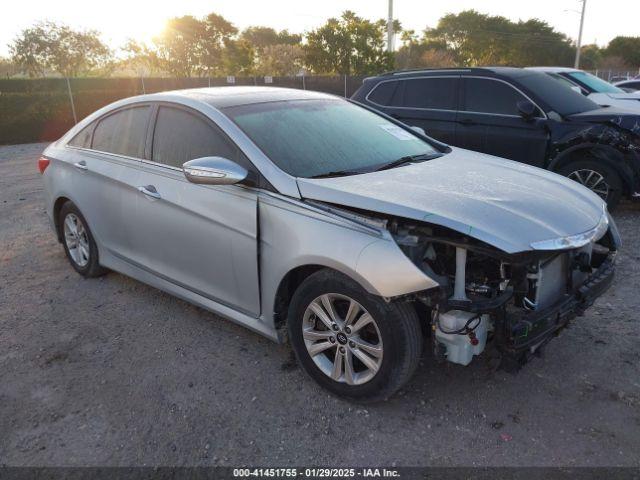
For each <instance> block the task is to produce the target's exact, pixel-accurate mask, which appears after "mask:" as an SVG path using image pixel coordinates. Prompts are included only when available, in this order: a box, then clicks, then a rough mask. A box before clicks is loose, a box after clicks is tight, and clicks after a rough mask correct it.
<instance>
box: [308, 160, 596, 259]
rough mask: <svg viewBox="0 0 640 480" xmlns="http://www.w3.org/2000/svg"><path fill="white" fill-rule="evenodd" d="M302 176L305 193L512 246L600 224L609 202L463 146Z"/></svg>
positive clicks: (528, 244) (572, 184)
mask: <svg viewBox="0 0 640 480" xmlns="http://www.w3.org/2000/svg"><path fill="white" fill-rule="evenodd" d="M297 182H298V188H299V190H300V194H301V196H302V197H303V198H306V199H313V200H318V201H322V202H327V203H331V204H334V205H340V206H344V207H351V208H357V209H361V210H367V211H371V212H379V213H383V214H388V215H393V216H398V217H404V218H408V219H413V220H419V221H424V222H427V223H431V224H435V225H441V226H443V227H447V228H450V229H452V230H455V231H457V232H460V233H463V234H465V235H468V236H470V237H473V238H476V239H478V240H481V241H483V242H486V243H488V244H490V245H493V246H494V247H496V248H498V249H500V250H503V251H505V252H507V253H516V252H522V251H527V250H532V247H531V244H532V243H534V242H540V241H544V240H551V239H556V238H560V237H565V236H570V235H576V234H580V233H584V232H587V231H589V230H592V229H593V228H595V227H596V226H597V225H598V223H599V222H600V221H601V219H602V215H603V209H604V202H603V201H602V200H601V199H600V197H598V196H597V195H595V194H594V193H592V192H591V191H590V190H588V189H586V188H584V187H583V186H581V185H579V184H578V183H576V182H573V181H571V180H569V179H566V178H564V177H561V176H560V175H556V174H554V173H551V172H548V171H546V170H542V169H539V168H535V167H531V166H528V165H524V164H521V163H517V162H512V161H509V160H504V159H501V158H497V157H492V156H490V155H483V154H480V153H475V152H471V151H468V150H463V149H459V148H453V149H452V152H451V153H449V154H447V155H444V156H442V157H440V158H437V159H434V160H429V161H426V162H421V163H416V164H412V165H408V166H404V167H398V168H394V169H390V170H383V171H380V172H373V173H367V174H361V175H351V176H345V177H334V178H324V179H307V178H298V179H297Z"/></svg>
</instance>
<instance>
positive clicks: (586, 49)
mask: <svg viewBox="0 0 640 480" xmlns="http://www.w3.org/2000/svg"><path fill="white" fill-rule="evenodd" d="M601 63H602V49H601V48H600V47H599V46H598V45H596V44H595V43H593V44H591V45H584V46H583V47H582V48H581V49H580V68H584V69H585V70H595V69H596V68H599V67H600V64H601Z"/></svg>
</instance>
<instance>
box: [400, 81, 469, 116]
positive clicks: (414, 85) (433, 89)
mask: <svg viewBox="0 0 640 480" xmlns="http://www.w3.org/2000/svg"><path fill="white" fill-rule="evenodd" d="M457 94H458V79H457V78H455V77H444V78H415V79H411V80H404V96H403V102H402V105H403V106H404V107H409V108H429V109H434V110H456V108H457V103H458V101H457Z"/></svg>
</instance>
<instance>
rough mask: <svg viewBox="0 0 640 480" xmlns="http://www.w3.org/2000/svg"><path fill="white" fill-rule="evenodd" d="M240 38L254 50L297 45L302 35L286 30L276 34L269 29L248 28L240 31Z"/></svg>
mask: <svg viewBox="0 0 640 480" xmlns="http://www.w3.org/2000/svg"><path fill="white" fill-rule="evenodd" d="M240 38H242V39H244V40H246V41H248V42H249V43H250V44H251V45H253V47H254V48H255V49H256V50H262V49H263V48H265V47H269V46H273V45H298V44H299V43H300V42H301V41H302V35H299V34H297V33H289V31H288V30H281V31H280V32H277V31H276V30H274V29H273V28H271V27H248V28H246V29H244V30H243V31H242V34H241V35H240Z"/></svg>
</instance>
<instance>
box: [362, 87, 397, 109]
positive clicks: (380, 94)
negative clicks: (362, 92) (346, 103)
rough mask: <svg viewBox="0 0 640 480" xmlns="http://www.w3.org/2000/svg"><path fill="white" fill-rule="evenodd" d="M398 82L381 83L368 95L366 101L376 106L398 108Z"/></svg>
mask: <svg viewBox="0 0 640 480" xmlns="http://www.w3.org/2000/svg"><path fill="white" fill-rule="evenodd" d="M399 84H400V82H381V83H379V84H378V85H377V86H376V87H374V89H373V91H372V92H371V93H370V94H369V96H368V97H367V99H368V100H369V101H370V102H373V103H377V104H378V105H384V106H387V107H390V106H399V105H400V98H399V96H400V95H399V90H400V88H398V87H399Z"/></svg>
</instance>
